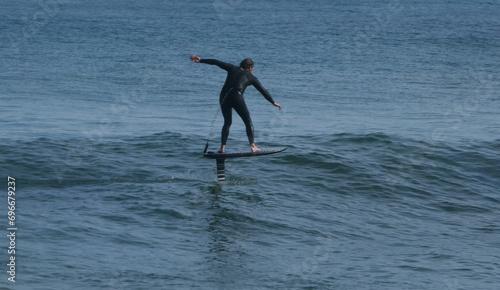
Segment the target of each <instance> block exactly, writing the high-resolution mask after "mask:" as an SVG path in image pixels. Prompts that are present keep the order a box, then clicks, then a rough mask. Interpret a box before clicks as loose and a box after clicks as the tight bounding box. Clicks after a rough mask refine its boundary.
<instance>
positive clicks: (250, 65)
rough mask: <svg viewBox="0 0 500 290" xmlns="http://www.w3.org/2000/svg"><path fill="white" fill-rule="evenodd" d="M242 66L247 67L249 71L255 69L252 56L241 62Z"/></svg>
mask: <svg viewBox="0 0 500 290" xmlns="http://www.w3.org/2000/svg"><path fill="white" fill-rule="evenodd" d="M240 67H241V68H242V69H246V70H247V71H249V72H252V71H253V61H252V59H251V58H245V59H244V60H243V61H242V62H241V63H240Z"/></svg>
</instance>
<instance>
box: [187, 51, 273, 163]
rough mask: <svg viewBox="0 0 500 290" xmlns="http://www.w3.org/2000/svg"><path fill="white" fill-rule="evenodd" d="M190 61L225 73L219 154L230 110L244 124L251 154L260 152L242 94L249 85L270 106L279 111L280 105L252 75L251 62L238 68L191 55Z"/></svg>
mask: <svg viewBox="0 0 500 290" xmlns="http://www.w3.org/2000/svg"><path fill="white" fill-rule="evenodd" d="M190 58H191V60H192V61H193V62H196V63H207V64H211V65H216V66H218V67H220V68H221V69H223V70H225V71H227V78H226V82H225V83H224V86H223V87H222V90H221V92H220V97H219V103H220V108H221V111H222V115H223V116H224V126H222V134H221V147H220V150H219V152H220V153H224V150H225V149H226V141H227V138H228V136H229V127H231V123H232V109H234V110H235V111H236V113H238V115H239V116H240V117H241V119H242V120H243V122H244V123H245V127H246V131H247V137H248V142H250V150H251V151H252V152H256V151H260V149H259V148H257V146H255V143H254V136H253V125H252V119H250V112H248V108H247V105H246V104H245V100H244V99H243V93H244V92H245V89H246V88H247V87H248V86H249V85H253V86H254V87H255V88H256V89H257V90H258V91H259V92H260V93H261V94H262V95H263V96H264V97H265V98H266V100H268V101H269V102H270V103H271V104H273V105H274V106H275V107H278V108H279V109H280V110H281V106H280V104H278V103H276V102H275V101H274V100H273V98H272V97H271V95H270V94H269V92H268V91H267V90H266V89H264V87H263V86H262V85H261V83H260V82H259V80H258V79H257V78H256V77H255V76H254V75H253V74H252V72H253V61H252V60H251V59H250V58H246V59H244V60H243V61H242V62H241V63H240V66H239V67H237V66H235V65H232V64H229V63H225V62H222V61H218V60H215V59H201V58H200V57H198V56H196V55H192V56H191V57H190Z"/></svg>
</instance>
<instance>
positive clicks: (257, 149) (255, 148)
mask: <svg viewBox="0 0 500 290" xmlns="http://www.w3.org/2000/svg"><path fill="white" fill-rule="evenodd" d="M250 150H251V151H252V152H258V151H260V149H259V148H257V146H255V144H254V143H252V144H250Z"/></svg>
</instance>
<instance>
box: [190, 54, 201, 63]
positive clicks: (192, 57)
mask: <svg viewBox="0 0 500 290" xmlns="http://www.w3.org/2000/svg"><path fill="white" fill-rule="evenodd" d="M190 59H191V60H192V61H193V62H200V60H201V58H200V57H199V56H196V55H192V56H191V57H190Z"/></svg>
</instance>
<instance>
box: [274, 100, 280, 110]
mask: <svg viewBox="0 0 500 290" xmlns="http://www.w3.org/2000/svg"><path fill="white" fill-rule="evenodd" d="M273 106H275V107H278V108H280V111H281V106H280V104H278V103H276V102H274V103H273Z"/></svg>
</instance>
